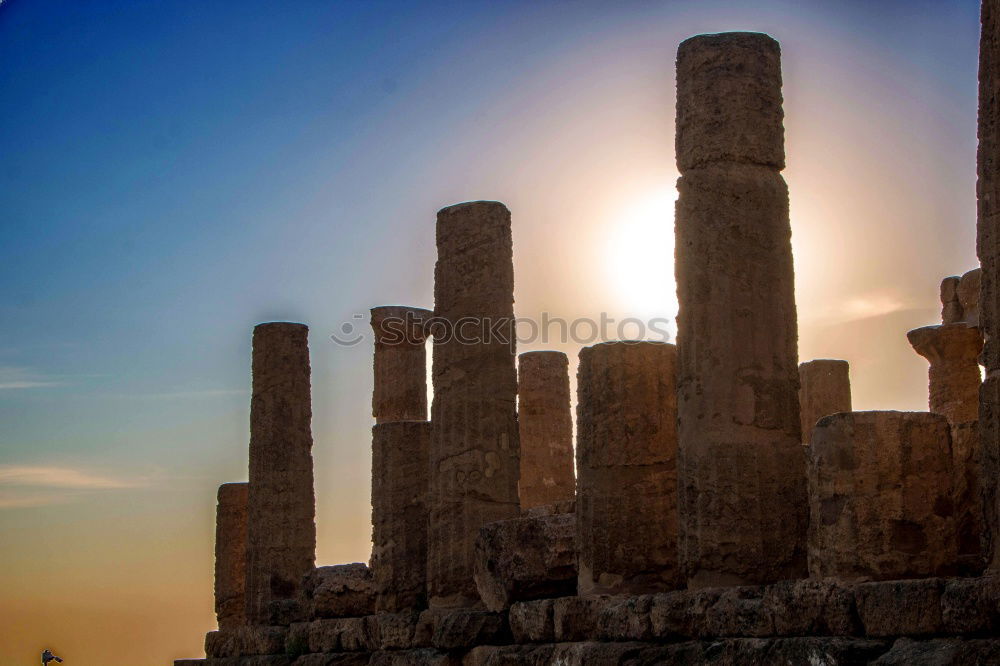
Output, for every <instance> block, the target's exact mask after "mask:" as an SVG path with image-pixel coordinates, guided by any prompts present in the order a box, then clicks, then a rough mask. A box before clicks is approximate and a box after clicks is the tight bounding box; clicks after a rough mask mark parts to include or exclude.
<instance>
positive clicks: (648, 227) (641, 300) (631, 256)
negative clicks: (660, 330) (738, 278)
mask: <svg viewBox="0 0 1000 666" xmlns="http://www.w3.org/2000/svg"><path fill="white" fill-rule="evenodd" d="M676 200H677V191H676V190H675V189H674V188H673V187H669V186H668V187H664V188H662V189H660V190H656V191H654V192H649V193H647V194H645V195H643V196H642V197H640V198H637V199H635V200H634V201H632V202H631V203H630V204H629V205H627V206H625V207H624V209H623V210H622V211H621V214H620V215H616V216H615V217H614V219H612V220H609V222H610V224H609V225H608V228H609V229H610V232H611V236H610V237H609V239H608V241H609V242H608V245H607V248H606V255H605V256H606V257H607V264H606V265H607V267H608V277H609V282H610V284H613V285H614V289H615V295H616V300H617V302H619V303H620V304H621V307H622V308H623V310H624V311H625V312H626V313H627V315H628V316H634V317H644V318H648V317H670V318H673V317H674V316H675V315H676V314H677V289H676V286H675V283H674V202H675V201H676Z"/></svg>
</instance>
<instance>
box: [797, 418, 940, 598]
mask: <svg viewBox="0 0 1000 666" xmlns="http://www.w3.org/2000/svg"><path fill="white" fill-rule="evenodd" d="M949 449H950V435H949V426H948V420H947V419H946V418H945V417H944V416H941V415H940V414H930V413H927V412H850V413H846V414H843V413H842V414H834V415H832V416H826V417H823V418H822V419H820V421H819V423H818V424H817V426H816V428H815V429H814V431H813V438H812V442H810V444H809V507H810V511H811V514H812V520H811V521H810V528H809V573H810V575H811V576H812V577H814V578H827V577H835V578H840V579H844V580H889V579H896V578H920V577H924V576H936V575H947V574H950V573H953V572H954V568H955V566H956V561H957V555H958V553H957V545H956V527H955V516H954V512H953V511H952V474H953V470H952V461H951V457H950V454H949Z"/></svg>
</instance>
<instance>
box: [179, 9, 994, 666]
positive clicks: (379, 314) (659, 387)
mask: <svg viewBox="0 0 1000 666" xmlns="http://www.w3.org/2000/svg"><path fill="white" fill-rule="evenodd" d="M998 21H1000V0H987V1H986V2H985V3H984V4H983V12H982V26H983V34H982V46H981V71H980V82H981V95H980V97H981V101H980V104H981V108H980V153H979V188H978V195H979V222H978V225H979V226H978V252H979V257H980V260H981V262H982V270H981V271H980V270H979V269H976V270H974V271H970V272H969V273H966V274H965V275H963V276H962V277H960V278H959V277H950V278H947V279H945V280H944V282H943V283H942V288H941V301H942V306H943V311H942V322H941V324H939V325H935V326H927V327H924V328H919V329H916V330H914V331H911V332H910V333H909V334H908V339H909V342H910V343H911V344H912V346H913V348H914V349H915V350H916V352H917V353H918V354H920V355H921V356H922V357H924V358H926V359H927V360H928V362H929V391H928V394H929V403H928V407H929V411H927V412H889V411H870V412H854V411H851V390H850V380H849V368H848V365H847V363H846V362H845V361H839V360H831V359H819V360H814V361H809V362H807V363H803V364H801V365H799V364H798V360H797V322H796V312H795V301H794V282H793V281H794V271H793V266H792V253H791V244H790V236H791V232H790V225H789V217H788V191H787V187H786V185H785V182H784V179H783V178H782V176H781V170H782V168H783V167H784V130H783V110H782V94H781V63H780V49H779V46H778V44H777V42H775V41H774V40H773V39H771V38H770V37H767V36H765V35H762V34H755V33H726V34H718V35H700V36H697V37H693V38H691V39H689V40H687V41H685V42H684V43H683V44H681V45H680V48H679V50H678V57H677V145H676V149H677V162H678V166H679V169H680V173H681V177H680V180H679V182H678V189H679V192H680V198H679V200H678V202H677V216H676V234H677V243H676V248H677V250H676V255H677V256H676V272H677V289H678V297H679V303H680V312H679V317H678V321H679V330H678V336H677V345H676V346H675V345H672V344H665V343H659V342H641V341H621V342H608V343H602V344H596V345H593V346H590V347H586V348H584V349H581V350H580V354H579V369H578V374H577V415H576V425H577V432H576V442H575V466H574V443H573V427H572V418H571V413H570V395H569V377H568V360H567V358H566V357H565V355H563V354H561V353H558V352H528V353H525V354H522V355H521V356H520V357H517V355H516V353H515V349H514V345H513V343H512V342H509V340H513V335H512V332H513V287H514V282H513V261H512V247H513V246H512V242H511V226H510V212H509V211H508V210H507V208H506V207H504V206H503V205H502V204H500V203H497V202H486V201H477V202H470V203H462V204H458V205H455V206H451V207H448V208H445V209H443V210H441V211H440V212H439V213H438V218H437V249H438V261H437V265H436V267H435V273H434V300H435V303H434V310H433V311H430V310H424V309H421V308H413V307H403V306H392V307H380V308H374V309H373V310H372V317H371V323H372V327H373V330H374V333H375V358H374V377H375V384H374V394H373V400H372V408H373V416H374V417H375V425H374V427H373V428H372V525H373V531H372V542H373V543H372V555H371V560H370V562H369V563H368V564H363V563H353V564H343V565H337V566H323V567H316V566H315V564H314V553H315V541H316V536H315V524H314V513H315V511H314V501H313V475H312V458H311V446H312V437H311V434H310V416H311V408H310V390H309V357H308V348H307V331H306V328H305V326H302V325H300V324H288V323H269V324H261V325H260V326H258V327H257V328H256V329H255V331H254V340H253V341H254V344H253V397H252V403H251V437H250V466H249V470H250V471H249V482H248V483H230V484H224V485H222V486H221V487H220V489H219V496H218V502H219V503H218V515H217V532H216V570H215V579H216V584H215V597H216V613H217V618H218V624H219V629H218V630H217V631H212V632H209V634H208V635H207V637H206V641H205V651H206V654H207V658H206V659H182V660H178V661H176V662H175V666H195V665H196V664H204V665H205V666H321V665H323V666H326V665H332V664H344V665H355V664H359V665H360V664H372V665H400V666H405V665H410V664H434V665H440V666H446V665H458V664H466V665H469V666H486V665H494V664H496V665H499V664H538V665H541V664H567V665H570V664H598V665H603V664H635V665H640V664H671V663H678V664H681V663H683V664H696V663H697V664H816V665H824V666H833V665H846V664H882V665H892V664H900V665H902V664H907V665H911V664H956V665H957V664H997V663H1000V639H998V638H997V637H996V636H997V632H998V631H1000V571H998V570H1000V554H998V550H1000V548H998V546H997V544H998V543H1000V533H998V532H1000V526H998V506H997V499H998V493H997V483H998V470H1000V464H998V463H1000V343H998V340H1000V330H997V329H998V328H1000V171H998V169H1000V95H997V93H996V91H997V89H998V88H1000V33H998V30H1000V26H998ZM470 321H471V322H473V323H474V324H476V326H473V327H472V328H475V329H476V333H477V334H478V333H481V332H482V329H481V328H479V324H481V323H483V322H487V321H488V322H489V323H488V324H483V326H482V328H486V327H487V326H492V327H493V329H492V330H493V331H494V332H499V333H501V334H503V333H506V334H508V335H507V337H506V338H504V337H503V335H496V336H495V337H491V338H489V339H483V338H482V337H475V336H473V337H469V336H468V333H469V331H468V329H467V328H466V326H465V325H464V324H462V322H464V323H465V324H467V323H468V322H470ZM477 322H478V323H477ZM431 338H433V342H434V344H433V359H432V368H433V371H432V377H433V389H434V391H433V401H432V405H431V409H430V420H428V418H427V411H428V410H427V402H426V395H427V386H426V379H425V376H426V374H425V373H426V370H425V367H426V352H425V348H426V346H425V342H426V341H427V340H428V339H431ZM984 340H985V348H984ZM980 364H982V365H983V366H985V368H986V373H985V381H984V382H981V380H980ZM518 368H519V372H518ZM981 384H982V385H981Z"/></svg>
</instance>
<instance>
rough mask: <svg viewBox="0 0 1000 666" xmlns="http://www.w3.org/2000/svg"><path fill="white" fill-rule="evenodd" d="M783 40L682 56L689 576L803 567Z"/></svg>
mask: <svg viewBox="0 0 1000 666" xmlns="http://www.w3.org/2000/svg"><path fill="white" fill-rule="evenodd" d="M781 104H782V98H781V54H780V47H779V46H778V43H777V42H776V41H774V40H773V39H771V38H770V37H768V36H767V35H762V34H757V33H724V34H717V35H699V36H697V37H692V38H691V39H688V40H687V41H685V42H683V43H682V44H681V45H680V48H679V49H678V52H677V137H676V151H677V165H678V168H679V170H680V173H681V177H680V179H679V180H678V183H677V189H678V190H679V193H680V197H679V199H678V201H677V211H676V236H677V239H676V262H675V266H676V274H677V297H678V301H679V303H680V311H679V314H678V333H677V345H678V351H679V361H678V377H677V380H678V389H677V390H678V395H677V402H678V405H677V407H678V419H679V420H678V444H679V469H678V477H679V483H680V500H681V507H680V516H681V557H682V560H683V562H684V566H685V568H686V571H687V575H688V584H689V585H690V586H693V587H700V586H715V585H738V584H759V583H769V582H772V581H776V580H780V579H786V578H798V577H802V576H804V575H805V570H806V558H805V537H806V524H807V510H806V483H805V459H804V452H803V447H802V445H801V441H802V437H801V425H800V422H799V419H800V414H799V398H798V388H799V377H798V362H797V358H796V356H797V349H796V344H797V326H796V313H795V290H794V271H793V268H792V248H791V228H790V226H789V219H788V188H787V187H786V185H785V181H784V179H783V178H782V176H781V170H782V169H783V168H784V165H785V151H784V128H783V125H782V119H783V111H782V107H781Z"/></svg>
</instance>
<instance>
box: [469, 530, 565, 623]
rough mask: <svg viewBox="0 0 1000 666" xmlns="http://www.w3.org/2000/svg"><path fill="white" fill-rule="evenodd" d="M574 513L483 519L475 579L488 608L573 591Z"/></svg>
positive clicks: (561, 594)
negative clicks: (500, 519) (491, 520)
mask: <svg viewBox="0 0 1000 666" xmlns="http://www.w3.org/2000/svg"><path fill="white" fill-rule="evenodd" d="M576 555H577V553H576V516H575V515H574V514H572V513H564V514H557V515H553V516H543V517H534V516H522V517H520V518H514V519H512V520H502V521H499V522H496V523H490V524H488V525H484V526H483V527H482V528H481V529H480V530H479V538H478V539H477V540H476V563H475V579H476V587H477V589H478V590H479V596H480V597H481V598H482V600H483V603H484V604H485V605H486V608H487V609H489V610H494V611H499V610H503V609H505V608H509V607H510V605H511V604H512V603H513V602H515V601H530V600H532V599H542V598H547V597H559V596H565V595H570V594H574V593H575V592H576V577H577V570H576Z"/></svg>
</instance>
